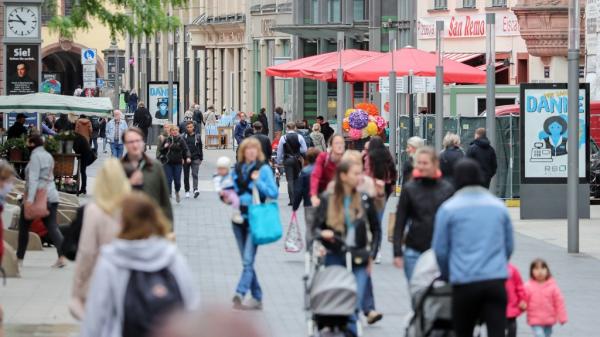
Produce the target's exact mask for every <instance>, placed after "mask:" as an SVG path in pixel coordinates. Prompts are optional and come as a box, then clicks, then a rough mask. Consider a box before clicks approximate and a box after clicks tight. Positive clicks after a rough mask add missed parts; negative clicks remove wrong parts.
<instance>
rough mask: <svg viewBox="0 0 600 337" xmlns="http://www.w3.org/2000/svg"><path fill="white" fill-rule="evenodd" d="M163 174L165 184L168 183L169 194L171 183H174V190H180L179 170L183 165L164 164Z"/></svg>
mask: <svg viewBox="0 0 600 337" xmlns="http://www.w3.org/2000/svg"><path fill="white" fill-rule="evenodd" d="M163 167H164V169H165V175H166V176H167V184H168V185H169V195H171V191H172V187H171V185H173V183H175V192H179V191H180V190H181V170H182V169H183V165H181V164H165V165H164V166H163Z"/></svg>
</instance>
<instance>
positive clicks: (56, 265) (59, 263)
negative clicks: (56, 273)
mask: <svg viewBox="0 0 600 337" xmlns="http://www.w3.org/2000/svg"><path fill="white" fill-rule="evenodd" d="M66 265H67V264H66V263H65V261H63V260H61V259H58V260H56V262H54V264H53V265H52V266H51V268H56V269H60V268H64V267H65V266H66Z"/></svg>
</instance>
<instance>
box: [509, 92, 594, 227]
mask: <svg viewBox="0 0 600 337" xmlns="http://www.w3.org/2000/svg"><path fill="white" fill-rule="evenodd" d="M567 88H568V86H567V84H566V83H543V84H521V93H520V101H521V119H520V124H521V127H520V129H521V135H520V144H521V153H520V156H521V186H520V189H521V190H520V195H521V209H520V211H521V219H567V215H568V207H567V206H568V203H569V198H570V196H569V195H568V193H566V192H567V177H568V174H569V171H571V170H570V165H569V160H568V158H569V157H570V155H569V153H570V152H571V151H572V149H571V148H574V149H576V151H577V155H576V157H577V158H578V164H577V166H578V168H577V175H578V180H579V183H578V184H577V183H576V184H575V187H576V188H575V194H576V197H575V198H576V199H578V200H580V202H578V203H577V204H576V205H569V206H571V207H576V212H577V213H578V216H579V218H587V219H589V218H590V204H589V195H590V187H589V184H588V181H589V164H590V162H589V161H590V157H589V153H590V137H589V107H590V97H589V84H587V83H585V84H580V85H579V92H578V95H577V96H578V99H577V107H578V109H577V110H576V111H578V113H577V114H576V118H575V119H574V120H575V121H576V122H575V123H576V124H577V127H580V128H581V132H579V133H578V135H579V136H578V137H569V136H568V132H569V131H570V130H569V128H570V127H571V125H569V124H571V123H572V122H571V121H569V118H568V110H570V109H569V108H568V107H569V105H570V104H569V100H568V94H567ZM571 103H572V102H571ZM568 130H569V131H568ZM571 138H574V139H575V140H576V141H575V142H574V143H573V142H572V140H571Z"/></svg>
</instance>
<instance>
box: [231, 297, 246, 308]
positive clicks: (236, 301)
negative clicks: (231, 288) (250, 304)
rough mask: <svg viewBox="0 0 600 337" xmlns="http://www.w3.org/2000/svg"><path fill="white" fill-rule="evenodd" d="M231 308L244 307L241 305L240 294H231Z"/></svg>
mask: <svg viewBox="0 0 600 337" xmlns="http://www.w3.org/2000/svg"><path fill="white" fill-rule="evenodd" d="M233 308H234V309H236V310H243V309H244V306H243V305H242V296H241V295H240V294H235V296H233Z"/></svg>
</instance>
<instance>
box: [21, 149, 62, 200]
mask: <svg viewBox="0 0 600 337" xmlns="http://www.w3.org/2000/svg"><path fill="white" fill-rule="evenodd" d="M53 171H54V158H52V155H51V154H50V153H48V151H46V150H45V149H44V147H43V146H38V147H36V148H35V149H34V150H33V151H31V156H30V157H29V163H28V164H27V167H26V168H25V191H27V201H29V202H33V201H34V199H35V192H36V191H37V190H38V189H40V188H46V191H47V194H48V202H49V203H55V202H58V200H59V199H58V192H57V191H56V185H55V184H54V172H53Z"/></svg>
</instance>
